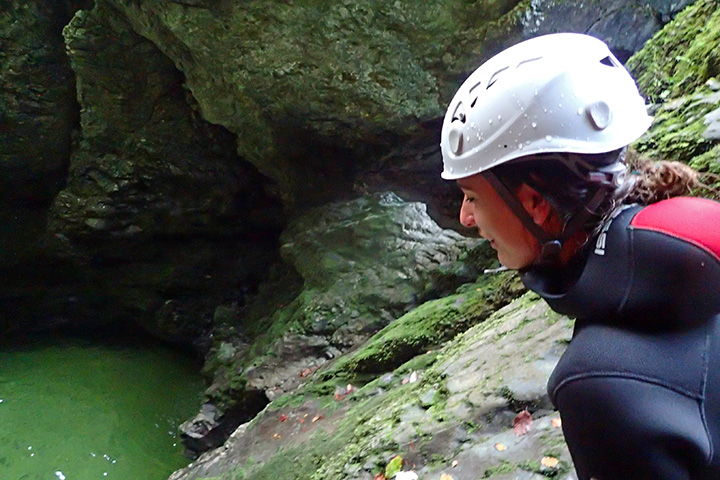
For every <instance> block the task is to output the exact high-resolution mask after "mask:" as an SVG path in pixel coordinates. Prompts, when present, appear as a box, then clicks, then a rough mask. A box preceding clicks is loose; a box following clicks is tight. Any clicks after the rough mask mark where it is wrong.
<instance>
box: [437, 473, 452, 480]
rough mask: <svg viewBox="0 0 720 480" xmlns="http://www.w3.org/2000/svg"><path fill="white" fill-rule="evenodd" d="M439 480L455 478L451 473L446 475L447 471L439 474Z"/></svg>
mask: <svg viewBox="0 0 720 480" xmlns="http://www.w3.org/2000/svg"><path fill="white" fill-rule="evenodd" d="M440 480H455V479H454V478H453V477H452V475H448V474H447V473H443V474H442V475H440Z"/></svg>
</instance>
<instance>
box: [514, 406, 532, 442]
mask: <svg viewBox="0 0 720 480" xmlns="http://www.w3.org/2000/svg"><path fill="white" fill-rule="evenodd" d="M532 424H533V419H532V415H530V412H529V411H528V409H527V408H526V409H525V410H523V411H522V412H520V413H518V414H517V415H516V416H515V419H514V420H513V430H515V436H516V437H521V436H523V435H525V434H526V433H528V432H529V431H530V428H532Z"/></svg>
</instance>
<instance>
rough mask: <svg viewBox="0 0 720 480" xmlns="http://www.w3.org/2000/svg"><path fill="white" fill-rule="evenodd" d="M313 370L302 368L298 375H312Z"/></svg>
mask: <svg viewBox="0 0 720 480" xmlns="http://www.w3.org/2000/svg"><path fill="white" fill-rule="evenodd" d="M314 371H315V370H313V369H312V368H303V370H302V371H301V372H300V377H308V376H310V375H312V373H313V372H314Z"/></svg>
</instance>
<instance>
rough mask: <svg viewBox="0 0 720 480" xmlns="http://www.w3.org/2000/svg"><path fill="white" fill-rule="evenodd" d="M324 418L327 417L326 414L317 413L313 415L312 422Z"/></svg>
mask: <svg viewBox="0 0 720 480" xmlns="http://www.w3.org/2000/svg"><path fill="white" fill-rule="evenodd" d="M323 418H325V416H323V415H315V416H314V417H313V419H312V423H315V422H317V421H318V420H322V419H323Z"/></svg>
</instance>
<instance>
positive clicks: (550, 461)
mask: <svg viewBox="0 0 720 480" xmlns="http://www.w3.org/2000/svg"><path fill="white" fill-rule="evenodd" d="M558 463H560V460H558V459H557V458H555V457H543V458H542V460H540V464H541V465H543V466H545V467H548V468H555V467H557V464H558Z"/></svg>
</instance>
